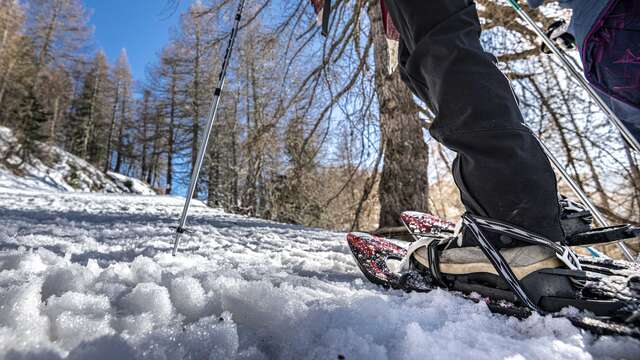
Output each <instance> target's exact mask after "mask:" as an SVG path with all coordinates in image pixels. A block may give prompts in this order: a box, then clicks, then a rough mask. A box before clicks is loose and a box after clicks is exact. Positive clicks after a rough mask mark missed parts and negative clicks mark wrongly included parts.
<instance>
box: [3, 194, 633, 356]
mask: <svg viewBox="0 0 640 360" xmlns="http://www.w3.org/2000/svg"><path fill="white" fill-rule="evenodd" d="M181 206H182V202H181V199H178V198H172V197H161V196H154V197H151V196H135V195H122V194H118V195H115V194H111V195H110V194H89V193H68V192H51V191H49V192H47V191H34V190H20V189H16V188H3V187H0V359H61V358H68V359H119V360H122V359H171V360H175V359H338V358H340V356H343V357H344V358H345V359H457V358H462V357H471V358H473V359H496V358H508V359H525V358H527V359H592V358H597V359H607V358H628V359H632V358H636V359H637V356H638V354H640V342H638V341H636V340H632V339H628V338H612V337H601V338H596V337H594V336H592V335H590V334H589V333H585V332H583V331H581V330H578V329H576V328H574V327H573V326H572V325H570V323H569V322H568V321H566V320H563V319H554V318H551V317H540V316H533V317H531V318H529V319H527V320H525V321H518V320H515V319H513V318H508V317H505V316H500V315H493V314H491V313H490V312H489V310H488V309H487V308H486V306H484V305H482V304H474V303H471V302H468V301H464V300H462V299H460V298H457V297H455V296H453V295H450V294H448V293H446V292H444V291H434V292H433V293H430V294H406V293H403V292H400V291H385V290H382V289H380V288H378V287H376V286H373V285H371V284H369V283H368V282H366V281H365V280H364V279H363V277H362V276H361V275H360V272H359V271H358V269H357V267H356V266H355V264H354V262H353V260H352V258H351V255H350V254H349V252H348V249H347V246H346V245H345V241H344V234H339V233H332V232H327V231H322V230H316V229H306V228H302V227H296V226H289V225H282V224H277V223H273V222H268V221H263V220H257V219H251V218H246V217H242V216H236V215H229V214H225V213H223V212H221V211H218V210H213V209H208V208H206V207H204V206H203V205H202V204H196V207H194V209H193V214H194V215H193V217H192V218H191V221H190V223H191V225H192V226H191V228H192V229H193V230H194V233H193V234H188V235H185V236H184V238H183V243H182V247H181V250H182V251H181V253H180V255H179V256H177V257H175V258H174V257H172V256H171V255H170V248H171V242H172V240H173V232H172V230H171V229H170V228H169V226H171V225H174V224H175V223H176V218H177V216H178V214H179V212H180V209H181Z"/></svg>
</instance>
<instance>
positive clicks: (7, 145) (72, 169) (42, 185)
mask: <svg viewBox="0 0 640 360" xmlns="http://www.w3.org/2000/svg"><path fill="white" fill-rule="evenodd" d="M16 141H17V140H16V139H15V137H14V135H13V131H11V129H9V128H6V127H2V126H0V186H2V187H5V188H18V189H25V188H27V189H34V190H52V191H82V192H107V193H133V194H140V195H155V194H156V192H155V191H154V190H153V189H152V188H151V187H150V186H149V185H147V184H145V183H144V182H142V181H140V180H138V179H134V178H130V177H128V176H125V175H121V174H116V173H113V172H108V173H106V174H105V173H104V172H102V171H101V170H99V169H97V168H95V167H94V166H93V165H91V164H89V163H88V162H86V161H84V160H82V159H80V158H79V157H77V156H74V155H72V154H69V153H68V152H66V151H64V150H62V149H60V148H58V147H55V146H50V145H47V144H41V145H40V146H41V148H42V151H43V153H46V154H47V156H48V157H49V159H48V160H47V161H42V159H37V158H35V159H30V160H29V162H25V161H24V159H21V158H20V157H18V156H17V155H16V154H15V153H14V152H15V148H16V147H17V145H16Z"/></svg>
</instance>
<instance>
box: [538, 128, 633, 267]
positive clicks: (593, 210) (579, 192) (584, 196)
mask: <svg viewBox="0 0 640 360" xmlns="http://www.w3.org/2000/svg"><path fill="white" fill-rule="evenodd" d="M536 139H537V140H538V142H539V143H540V146H542V149H543V150H544V152H545V154H547V157H548V158H549V160H550V161H551V162H552V163H553V166H554V167H555V168H556V169H557V170H558V171H559V172H560V174H561V175H562V177H563V178H564V180H565V181H566V182H567V184H569V187H571V190H573V192H574V193H575V194H576V196H578V197H579V198H580V200H581V201H582V203H583V204H584V205H585V206H586V207H587V208H588V209H589V211H591V213H592V214H593V216H594V217H595V218H596V221H597V222H598V223H599V224H600V226H603V227H607V226H609V222H608V221H607V219H605V217H604V216H603V215H602V213H601V212H600V210H598V208H597V207H596V206H595V205H594V204H593V203H592V202H591V200H589V197H588V196H587V194H586V193H585V192H584V190H582V188H581V187H580V186H579V185H578V184H577V183H576V182H575V181H574V180H573V179H572V178H571V176H569V173H567V171H566V170H565V169H564V167H563V166H562V164H561V163H560V161H558V159H557V158H556V157H555V156H554V155H553V153H552V152H551V150H550V149H549V148H548V147H547V146H546V145H545V144H544V143H543V142H542V140H540V139H538V137H536ZM617 245H618V248H620V251H622V254H623V255H624V257H625V258H626V259H627V260H629V261H631V262H634V263H635V262H636V261H637V260H634V258H633V255H632V254H631V252H630V251H629V248H628V247H627V245H625V243H624V242H623V241H622V240H621V241H618V243H617ZM588 249H589V251H590V252H592V253H593V252H594V250H593V249H591V248H590V247H588Z"/></svg>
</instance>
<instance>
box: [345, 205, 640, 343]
mask: <svg viewBox="0 0 640 360" xmlns="http://www.w3.org/2000/svg"><path fill="white" fill-rule="evenodd" d="M405 214H407V213H405ZM405 214H403V215H405ZM408 215H412V219H407V218H408ZM415 215H416V214H415V213H414V214H407V216H403V221H404V222H405V223H408V222H409V221H413V220H415V218H416V216H415ZM419 218H420V219H421V220H422V221H421V222H420V223H419V224H417V223H411V224H413V225H408V228H411V227H412V226H413V228H418V227H419V226H422V227H421V230H420V231H421V234H427V235H426V236H422V237H420V238H419V239H418V240H417V241H415V242H413V243H412V244H411V245H410V246H409V247H408V248H404V247H401V246H400V245H398V244H396V243H394V242H393V240H388V239H384V238H380V237H376V236H371V235H368V234H362V233H352V234H349V235H348V236H347V240H348V243H349V246H350V248H351V251H352V253H353V255H354V257H355V259H356V262H357V263H358V266H359V267H360V269H361V270H362V272H363V274H364V275H365V276H366V277H367V279H369V280H370V281H371V282H373V283H375V284H378V285H381V286H384V287H391V288H395V289H403V290H407V291H423V292H426V291H430V290H432V289H434V288H438V287H439V288H445V289H448V290H451V291H454V292H456V293H457V294H460V295H461V296H465V297H467V298H469V299H471V300H474V301H480V300H484V301H485V302H486V303H487V304H488V305H489V308H490V309H491V310H492V311H495V312H498V313H502V314H507V315H512V316H518V317H526V316H528V315H529V314H531V313H533V312H539V313H541V314H549V313H552V314H556V316H565V317H567V318H568V319H569V320H571V321H572V322H573V323H574V324H575V325H576V326H578V327H581V328H584V329H587V330H590V331H592V332H594V333H597V334H613V335H626V336H634V337H637V338H640V329H639V328H640V285H639V284H640V268H638V267H637V266H634V265H632V264H630V263H628V262H622V261H613V260H604V259H596V258H591V257H583V258H579V257H578V256H577V255H576V254H575V253H573V251H572V250H571V248H570V247H568V246H566V245H561V244H558V243H555V242H552V241H550V240H548V239H545V238H543V237H540V236H538V235H536V234H532V233H530V232H528V231H526V230H524V229H521V228H518V227H516V226H513V225H511V224H507V223H504V222H500V221H495V220H492V219H486V218H482V217H477V216H473V215H470V214H465V215H464V216H463V217H462V219H463V221H462V224H463V225H462V227H463V228H464V230H465V231H470V232H471V233H472V234H473V236H474V237H475V239H476V240H477V244H478V246H476V247H464V248H459V247H456V246H455V245H456V239H457V236H455V235H454V234H453V233H452V231H454V230H453V228H452V224H451V223H450V222H446V221H436V219H437V218H435V217H433V216H426V215H424V214H423V215H420V216H419ZM434 229H436V230H435V231H434ZM425 230H428V231H425ZM485 232H494V233H495V232H497V233H499V234H504V235H507V236H512V237H514V238H517V239H518V240H521V241H524V242H527V243H529V244H531V245H530V246H525V247H517V248H510V249H502V250H500V251H497V250H496V249H495V248H494V246H493V245H492V244H491V243H490V242H489V241H487V238H486V236H485ZM474 294H479V295H480V298H478V297H477V296H476V295H474ZM567 307H574V308H577V309H579V310H581V312H579V313H578V314H573V315H558V314H559V313H558V312H559V311H561V310H562V309H564V308H567Z"/></svg>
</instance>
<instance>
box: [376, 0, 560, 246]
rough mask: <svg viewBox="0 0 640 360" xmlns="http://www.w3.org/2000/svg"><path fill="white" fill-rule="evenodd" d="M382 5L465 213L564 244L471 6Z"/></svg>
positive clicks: (462, 2) (536, 147) (545, 182)
mask: <svg viewBox="0 0 640 360" xmlns="http://www.w3.org/2000/svg"><path fill="white" fill-rule="evenodd" d="M385 4H386V5H387V8H388V9H389V13H390V14H391V17H392V18H393V21H394V24H395V25H396V27H397V28H398V30H399V32H400V34H401V38H402V43H403V44H402V46H401V50H402V51H401V54H400V56H399V58H400V66H401V71H402V72H403V74H402V75H403V78H404V79H405V81H406V82H408V83H409V86H410V87H411V88H412V89H413V91H414V92H415V93H416V95H417V96H419V97H421V98H422V99H423V100H424V101H426V102H427V103H429V104H430V106H431V107H432V108H434V109H435V110H436V113H437V116H436V120H435V121H434V123H433V126H432V128H431V130H430V132H431V134H432V136H433V137H434V138H435V139H437V140H438V141H440V142H441V143H443V144H444V145H445V146H447V147H448V148H450V149H452V150H454V151H456V152H457V154H458V156H457V158H456V160H455V162H454V166H453V174H454V178H455V180H456V184H457V185H458V188H459V189H460V192H461V198H462V202H463V203H464V205H465V207H466V208H467V210H469V211H470V212H471V213H474V214H477V215H482V216H488V217H491V218H495V219H499V220H504V221H507V222H511V223H513V224H516V225H520V226H522V227H524V228H527V229H529V230H530V231H532V232H535V233H539V234H542V235H545V236H547V237H549V238H551V239H554V240H559V239H562V237H563V236H564V234H563V231H562V228H561V225H560V220H559V211H560V210H559V205H558V199H557V189H556V186H557V184H556V178H555V174H554V173H553V170H552V169H551V165H550V163H549V160H548V159H547V158H546V156H545V154H544V152H543V150H542V148H541V147H540V144H539V143H538V142H537V140H536V139H535V137H534V136H533V134H532V133H531V131H530V130H529V129H528V128H527V127H526V126H524V124H523V118H522V114H521V113H520V110H519V109H518V105H517V102H516V99H515V96H514V94H513V90H512V89H511V86H510V84H509V81H508V79H507V78H506V77H505V76H504V75H503V74H502V73H501V72H500V71H499V70H498V68H497V67H496V66H495V58H494V57H493V56H492V55H491V54H489V53H486V52H485V51H484V50H483V49H482V46H481V44H480V39H479V38H480V22H479V20H478V15H477V11H476V7H475V4H474V2H473V1H471V0H386V1H385ZM497 245H498V246H500V245H501V244H497Z"/></svg>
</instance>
